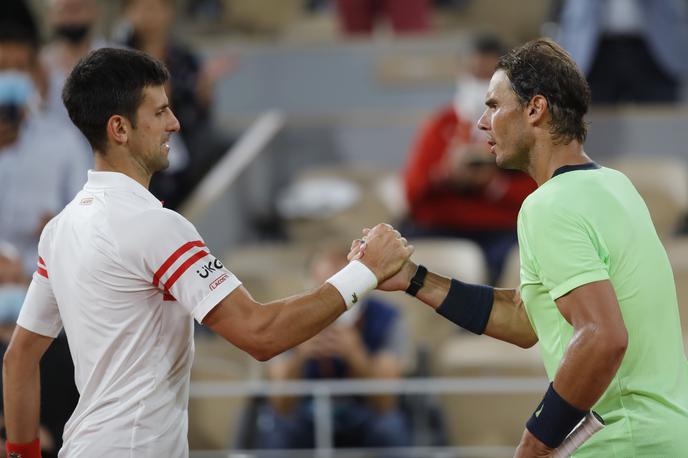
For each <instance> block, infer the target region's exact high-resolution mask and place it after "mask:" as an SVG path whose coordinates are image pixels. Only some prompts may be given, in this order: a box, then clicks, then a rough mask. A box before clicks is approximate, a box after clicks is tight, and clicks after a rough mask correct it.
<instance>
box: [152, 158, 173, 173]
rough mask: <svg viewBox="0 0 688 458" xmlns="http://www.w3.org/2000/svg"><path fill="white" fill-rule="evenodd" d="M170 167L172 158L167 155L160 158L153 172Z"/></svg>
mask: <svg viewBox="0 0 688 458" xmlns="http://www.w3.org/2000/svg"><path fill="white" fill-rule="evenodd" d="M169 167H170V160H169V159H168V158H167V157H162V158H160V159H159V160H158V161H157V162H156V163H155V165H154V167H152V169H153V173H157V172H162V171H163V170H167V169H168V168H169Z"/></svg>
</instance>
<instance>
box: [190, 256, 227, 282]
mask: <svg viewBox="0 0 688 458" xmlns="http://www.w3.org/2000/svg"><path fill="white" fill-rule="evenodd" d="M223 267H224V266H223V265H222V263H221V262H220V260H219V259H215V260H214V261H210V262H208V263H207V264H203V266H202V267H201V268H200V269H199V270H197V271H196V273H197V274H198V275H199V276H200V277H201V278H208V276H209V275H210V274H211V273H213V272H215V271H216V270H219V269H222V268H223Z"/></svg>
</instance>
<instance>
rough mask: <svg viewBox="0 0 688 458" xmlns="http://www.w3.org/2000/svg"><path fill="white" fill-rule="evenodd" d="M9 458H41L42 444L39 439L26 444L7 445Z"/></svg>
mask: <svg viewBox="0 0 688 458" xmlns="http://www.w3.org/2000/svg"><path fill="white" fill-rule="evenodd" d="M5 447H6V448H7V458H41V443H40V441H39V440H38V438H36V439H34V440H33V441H31V442H28V443H26V444H13V443H12V442H10V441H7V442H6V443H5Z"/></svg>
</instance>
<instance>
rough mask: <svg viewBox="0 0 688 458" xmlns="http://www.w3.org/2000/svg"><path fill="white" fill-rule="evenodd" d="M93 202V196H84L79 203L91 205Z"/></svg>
mask: <svg viewBox="0 0 688 458" xmlns="http://www.w3.org/2000/svg"><path fill="white" fill-rule="evenodd" d="M92 203H93V197H84V198H83V199H81V200H80V201H79V205H91V204H92Z"/></svg>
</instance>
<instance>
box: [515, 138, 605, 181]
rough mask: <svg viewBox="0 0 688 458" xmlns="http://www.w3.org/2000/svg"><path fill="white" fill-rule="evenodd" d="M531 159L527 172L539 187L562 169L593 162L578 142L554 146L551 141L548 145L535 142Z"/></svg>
mask: <svg viewBox="0 0 688 458" xmlns="http://www.w3.org/2000/svg"><path fill="white" fill-rule="evenodd" d="M530 158H531V161H530V164H529V166H528V170H527V172H528V175H530V176H531V177H532V178H533V180H535V182H536V183H537V185H538V186H542V184H543V183H545V182H546V181H547V180H549V179H550V178H552V175H553V174H554V172H555V171H556V170H557V169H558V168H560V167H563V166H565V165H580V164H586V163H588V162H592V160H591V159H590V157H588V155H587V154H585V151H583V145H582V144H581V143H580V142H578V141H577V140H573V141H571V142H570V143H568V144H554V143H552V142H551V139H549V141H548V142H546V143H540V142H535V146H534V148H533V150H532V151H531V154H530Z"/></svg>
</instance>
